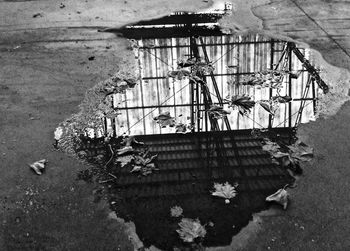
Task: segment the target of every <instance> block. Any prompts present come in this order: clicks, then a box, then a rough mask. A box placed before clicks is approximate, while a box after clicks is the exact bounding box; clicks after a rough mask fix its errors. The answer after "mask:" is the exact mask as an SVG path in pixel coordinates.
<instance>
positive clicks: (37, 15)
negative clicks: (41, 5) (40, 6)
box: [33, 13, 43, 18]
mask: <svg viewBox="0 0 350 251" xmlns="http://www.w3.org/2000/svg"><path fill="white" fill-rule="evenodd" d="M37 17H43V14H41V13H36V14H34V15H33V18H37Z"/></svg>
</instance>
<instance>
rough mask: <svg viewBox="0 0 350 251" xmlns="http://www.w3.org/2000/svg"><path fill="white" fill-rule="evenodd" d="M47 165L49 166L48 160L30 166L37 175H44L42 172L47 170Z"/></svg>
mask: <svg viewBox="0 0 350 251" xmlns="http://www.w3.org/2000/svg"><path fill="white" fill-rule="evenodd" d="M46 164H47V160H46V159H41V160H38V161H35V162H34V163H32V164H29V166H30V168H31V169H33V171H34V172H35V173H36V174H37V175H42V171H43V170H44V169H45V166H46Z"/></svg>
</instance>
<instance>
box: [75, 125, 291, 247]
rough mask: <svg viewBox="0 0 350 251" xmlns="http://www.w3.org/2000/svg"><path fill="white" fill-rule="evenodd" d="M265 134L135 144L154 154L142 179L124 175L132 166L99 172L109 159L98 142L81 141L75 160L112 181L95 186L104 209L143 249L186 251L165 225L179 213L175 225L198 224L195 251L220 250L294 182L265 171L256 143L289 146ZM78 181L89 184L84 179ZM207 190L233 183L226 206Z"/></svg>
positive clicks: (159, 138) (272, 168)
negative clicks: (265, 140)
mask: <svg viewBox="0 0 350 251" xmlns="http://www.w3.org/2000/svg"><path fill="white" fill-rule="evenodd" d="M268 134H269V135H261V136H260V137H253V136H252V135H251V130H242V131H236V132H210V133H194V134H180V135H179V134H167V135H147V136H138V137H137V140H138V141H143V142H144V143H145V145H143V146H135V149H136V151H137V150H142V149H144V148H145V147H147V148H149V150H150V152H151V153H153V154H158V158H157V160H156V165H157V167H158V168H159V170H158V171H155V172H154V173H152V174H150V175H148V176H138V175H137V174H135V173H130V170H131V169H132V165H131V164H127V165H125V166H124V167H121V166H120V163H119V162H117V161H116V159H115V158H114V159H113V161H112V162H111V164H109V165H108V166H107V167H104V166H103V163H106V162H107V161H108V160H109V159H110V157H111V152H110V150H109V149H110V148H109V146H107V145H106V144H105V143H104V141H103V139H93V140H92V139H86V141H85V143H84V144H83V145H82V146H81V149H80V153H81V152H85V156H86V158H87V159H88V160H89V162H91V163H93V164H94V165H95V166H96V167H97V169H98V168H99V169H101V170H105V172H107V173H109V174H111V175H113V176H116V177H117V179H116V180H113V181H110V182H106V183H104V181H103V179H107V180H108V178H101V179H100V182H101V181H102V182H103V184H104V185H106V187H107V194H108V198H109V202H110V205H111V208H112V209H113V210H114V211H115V212H116V214H117V215H118V217H121V218H123V219H125V220H127V221H133V222H134V223H135V225H136V232H137V234H138V236H139V237H140V239H141V241H142V242H143V243H144V245H145V246H146V247H148V246H150V245H154V246H156V247H157V248H160V249H162V250H173V247H179V248H180V249H181V250H186V248H188V250H193V247H192V248H191V247H190V245H186V244H185V243H184V242H182V240H181V239H180V238H179V235H178V233H177V232H176V230H177V229H179V226H178V223H179V222H180V221H181V218H174V217H171V215H170V208H171V207H174V206H180V207H182V209H183V217H185V218H192V219H197V218H198V219H199V220H200V222H201V224H202V225H205V228H206V230H207V234H206V236H205V238H204V239H203V241H202V244H203V246H225V245H229V244H230V243H231V240H232V236H234V235H235V234H237V233H238V232H239V231H240V230H241V229H242V228H243V227H244V226H246V225H247V224H248V222H249V221H250V220H251V219H252V214H253V213H255V212H259V211H261V210H264V209H266V208H267V207H268V204H267V203H266V202H265V198H266V196H268V195H270V194H272V193H274V192H275V191H276V190H278V189H280V188H282V187H284V186H285V185H286V184H290V183H292V182H293V181H294V179H293V178H292V177H291V176H290V175H289V173H288V172H287V171H286V169H285V168H282V167H279V166H277V165H276V164H273V163H272V162H271V158H270V155H269V154H268V153H266V152H264V151H263V150H262V149H261V140H262V137H263V136H264V137H266V136H268V137H269V138H272V139H274V140H277V141H279V142H284V143H285V144H290V143H292V142H293V141H294V137H293V135H294V132H292V130H290V129H288V128H280V129H272V130H270V131H269V132H268ZM216 141H219V142H222V143H223V144H222V145H221V149H220V152H221V153H225V154H223V155H221V156H220V154H219V151H218V150H217V147H218V145H217V144H216ZM233 141H234V142H235V144H233V143H232V142H233ZM120 142H121V141H120V139H112V140H111V141H110V142H109V144H110V146H112V148H113V149H114V153H115V151H116V150H117V149H118V148H120ZM207 142H210V144H207ZM235 147H236V148H237V149H234V148H235ZM207 149H208V151H207ZM237 153H238V155H237ZM207 156H208V157H207ZM238 158H239V159H240V160H239V162H240V163H241V165H238V161H237V160H238ZM98 163H99V164H98ZM86 176H87V177H88V178H89V179H90V175H86ZM107 177H108V175H107ZM109 178H110V177H109ZM214 182H220V183H224V182H229V183H230V184H234V183H235V182H237V183H238V184H239V186H238V188H237V190H238V195H237V197H236V198H234V199H231V202H230V203H229V204H226V203H225V201H224V199H223V198H219V197H214V196H212V195H211V193H210V191H213V184H214Z"/></svg>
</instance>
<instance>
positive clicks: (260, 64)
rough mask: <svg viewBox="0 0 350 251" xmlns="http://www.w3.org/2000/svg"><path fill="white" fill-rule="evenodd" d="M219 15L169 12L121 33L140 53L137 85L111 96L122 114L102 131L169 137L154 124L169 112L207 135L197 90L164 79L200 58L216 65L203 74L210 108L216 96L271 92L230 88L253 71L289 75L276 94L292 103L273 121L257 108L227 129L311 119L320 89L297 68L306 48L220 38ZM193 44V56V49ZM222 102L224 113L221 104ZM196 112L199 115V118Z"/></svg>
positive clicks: (237, 116)
mask: <svg viewBox="0 0 350 251" xmlns="http://www.w3.org/2000/svg"><path fill="white" fill-rule="evenodd" d="M219 17H220V15H219V14H215V15H204V14H191V15H186V14H182V15H173V16H169V17H165V18H162V19H160V20H150V21H145V22H140V23H138V24H136V25H133V26H128V27H127V28H125V29H121V30H120V31H121V32H123V33H124V34H125V36H126V37H128V38H133V39H135V41H136V43H137V46H138V48H139V49H140V50H138V52H137V55H138V58H139V63H140V72H141V76H142V81H140V83H139V84H138V85H137V86H136V87H135V88H134V89H131V90H128V91H127V92H126V94H125V95H124V94H116V95H114V102H113V105H114V107H116V108H118V109H119V110H120V112H121V116H119V117H117V118H116V120H107V121H106V122H107V127H108V128H113V129H114V130H115V132H116V135H121V134H123V133H126V134H129V133H130V134H133V135H141V134H158V133H171V132H174V130H172V129H160V128H159V126H158V125H157V124H156V123H154V121H153V118H154V117H156V116H157V115H158V114H159V113H161V112H164V111H169V112H170V113H171V115H172V116H175V117H176V118H177V120H179V121H181V122H186V119H187V117H194V118H193V120H194V121H195V122H196V126H197V129H196V131H205V130H208V127H206V126H205V125H206V124H207V123H209V121H208V119H205V118H204V117H205V115H204V113H203V110H204V109H205V104H204V103H205V101H204V100H203V98H202V95H198V96H197V92H199V93H200V92H201V88H200V87H199V88H196V86H195V85H193V84H191V83H189V80H188V79H184V80H181V81H180V80H177V81H174V80H173V79H172V78H169V77H168V76H167V73H168V71H170V70H173V69H176V67H177V61H178V60H179V59H181V58H188V57H190V56H199V57H201V58H205V55H207V58H208V60H209V61H210V62H211V63H212V64H213V66H214V67H215V70H214V72H213V74H212V75H211V74H207V75H206V76H204V77H205V82H206V84H207V86H208V88H209V92H210V93H211V98H212V102H213V103H216V104H218V103H220V100H219V99H218V98H217V97H218V96H220V97H221V98H225V97H226V96H227V95H234V94H249V95H251V96H253V97H254V99H255V100H256V101H257V100H263V99H265V100H266V99H269V98H270V97H271V96H275V95H276V90H273V89H270V88H261V89H258V88H257V87H253V86H243V85H239V84H232V82H236V83H237V82H241V81H242V79H243V78H244V77H246V76H247V75H249V74H251V73H254V72H258V71H265V70H267V69H275V68H277V69H279V70H285V71H288V72H292V73H295V74H287V75H286V76H285V78H284V80H283V87H282V89H281V92H280V95H288V96H291V97H292V98H293V101H292V102H291V103H288V104H281V105H280V108H279V110H278V111H277V113H276V115H275V117H274V118H273V120H272V118H271V116H269V114H268V113H267V112H266V111H265V110H264V109H262V108H261V107H260V106H258V105H257V106H256V107H255V108H254V109H253V111H252V113H251V114H249V115H248V116H242V115H240V114H239V113H238V112H237V111H235V110H234V111H233V112H232V113H231V115H229V116H228V120H229V122H230V127H231V129H248V128H260V127H292V126H294V125H296V124H298V123H299V122H300V121H301V122H308V121H309V118H310V117H313V115H314V108H315V104H316V101H317V96H318V85H316V84H315V81H313V78H309V77H310V71H307V70H310V69H309V68H307V67H305V66H306V65H305V64H303V63H302V62H303V61H304V58H303V57H304V55H303V53H304V54H305V50H304V49H300V50H299V49H297V48H295V49H292V47H293V46H294V44H292V43H286V42H283V41H277V40H273V39H268V38H266V37H263V36H261V35H247V36H239V35H232V34H223V33H222V32H221V31H220V29H219V27H218V26H217V20H218V18H219ZM208 26H209V27H210V28H208ZM194 43H195V46H196V47H197V50H198V54H197V55H194V52H193V44H194ZM296 52H298V53H296ZM313 70H314V69H313ZM311 72H312V71H311ZM214 82H215V83H214ZM228 82H230V83H231V84H228ZM216 87H217V91H216V89H215V88H216ZM192 93H193V95H192ZM218 94H219V95H218ZM123 101H125V102H123ZM223 105H224V107H226V108H227V103H225V101H224V102H223ZM198 110H199V111H202V112H198V113H197V112H196V111H198ZM298 114H301V115H302V116H299V115H298ZM180 115H182V116H181V117H179V116H180ZM198 118H199V119H198ZM197 121H198V122H197ZM187 122H189V121H187ZM223 124H224V123H222V124H220V128H221V129H225V128H226V127H225V126H224V125H223Z"/></svg>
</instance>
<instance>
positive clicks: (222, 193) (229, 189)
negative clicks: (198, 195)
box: [211, 182, 238, 204]
mask: <svg viewBox="0 0 350 251" xmlns="http://www.w3.org/2000/svg"><path fill="white" fill-rule="evenodd" d="M237 186H238V184H234V185H233V186H232V185H230V184H229V183H228V182H226V183H224V184H220V183H214V189H215V191H214V192H212V193H211V194H212V195H213V196H218V197H221V198H224V199H225V203H226V204H228V203H230V199H232V198H234V197H236V195H237V191H236V188H237Z"/></svg>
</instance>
